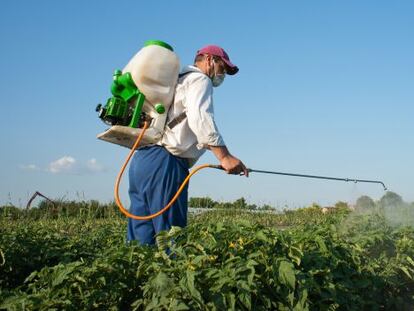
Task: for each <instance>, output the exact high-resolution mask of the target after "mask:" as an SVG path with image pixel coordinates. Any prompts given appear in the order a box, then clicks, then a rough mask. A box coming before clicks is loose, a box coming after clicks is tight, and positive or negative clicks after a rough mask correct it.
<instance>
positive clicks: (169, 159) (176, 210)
mask: <svg viewBox="0 0 414 311" xmlns="http://www.w3.org/2000/svg"><path fill="white" fill-rule="evenodd" d="M238 70H239V69H238V67H237V66H235V65H234V64H232V63H231V62H230V59H229V57H228V54H227V53H226V52H225V51H224V50H223V49H222V48H221V47H219V46H215V45H209V46H206V47H204V48H202V49H200V50H198V51H197V53H196V57H195V61H194V65H193V66H187V67H185V68H184V69H183V70H182V71H181V73H180V75H179V79H178V84H177V87H176V90H175V96H174V101H173V104H172V105H171V107H170V109H169V111H168V117H167V121H166V127H165V132H164V134H163V137H162V139H161V140H160V141H159V142H158V143H156V144H154V145H148V146H145V147H142V148H139V149H138V150H137V151H136V152H135V154H134V156H133V158H132V160H131V164H130V168H129V196H130V200H131V208H130V212H131V213H132V214H134V215H151V214H154V213H156V212H158V211H159V210H160V209H161V208H162V207H163V206H165V205H166V204H167V203H168V202H169V201H170V199H171V197H172V196H173V195H174V194H175V193H176V192H177V190H178V188H179V186H180V185H181V184H182V182H183V181H184V179H185V178H186V176H187V175H188V169H189V168H190V167H191V166H192V165H193V164H194V163H195V162H196V161H197V160H198V159H199V158H200V157H201V156H202V155H203V153H204V152H205V151H206V150H210V151H211V152H213V154H214V155H215V156H216V157H217V159H218V161H219V162H220V165H221V166H222V167H223V168H224V170H226V172H227V173H230V174H244V175H245V176H248V170H247V168H246V166H245V165H244V164H243V162H242V161H240V160H239V159H238V158H236V157H234V156H233V155H231V154H230V152H229V150H228V149H227V147H226V145H225V143H224V140H223V138H222V136H221V135H220V133H219V130H218V128H217V126H216V124H215V122H214V112H213V87H218V86H220V85H221V84H222V82H223V80H224V78H225V76H226V75H235V74H236V73H237V72H238ZM187 190H188V189H187V186H186V187H185V188H184V190H183V192H182V193H181V195H180V196H179V197H178V199H177V200H176V201H175V203H174V204H173V205H172V207H171V208H170V209H168V210H167V211H166V212H164V213H163V214H162V215H161V216H159V217H156V218H153V219H149V220H137V219H131V218H129V220H128V228H127V239H128V240H138V241H139V242H140V243H141V244H150V245H151V244H155V235H156V234H157V233H158V232H160V231H162V230H169V229H170V228H171V226H180V227H184V226H186V224H187V201H188V192H187Z"/></svg>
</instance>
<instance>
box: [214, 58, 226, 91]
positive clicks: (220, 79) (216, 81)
mask: <svg viewBox="0 0 414 311" xmlns="http://www.w3.org/2000/svg"><path fill="white" fill-rule="evenodd" d="M213 62H214V61H213ZM213 68H214V75H213V76H212V77H211V82H212V83H213V86H214V87H218V86H219V85H220V84H222V83H223V81H224V78H225V77H226V75H225V74H224V73H222V74H218V73H217V72H216V67H214V64H213Z"/></svg>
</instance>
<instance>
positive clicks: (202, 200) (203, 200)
mask: <svg viewBox="0 0 414 311" xmlns="http://www.w3.org/2000/svg"><path fill="white" fill-rule="evenodd" d="M215 205H217V202H216V201H214V200H213V199H211V198H209V197H199V198H197V197H196V198H190V200H189V201H188V206H190V207H197V208H212V207H214V206H215Z"/></svg>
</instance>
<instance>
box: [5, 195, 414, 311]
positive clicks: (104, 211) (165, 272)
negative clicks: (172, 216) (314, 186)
mask: <svg viewBox="0 0 414 311" xmlns="http://www.w3.org/2000/svg"><path fill="white" fill-rule="evenodd" d="M42 203H43V204H40V206H39V207H38V208H32V209H30V210H21V209H17V208H15V207H6V206H5V207H2V208H0V309H1V310H3V309H5V310H414V309H413V306H414V228H413V227H412V226H411V225H410V224H409V223H398V224H397V223H395V222H392V221H390V220H389V217H388V216H387V211H386V210H385V209H384V207H383V206H380V204H376V205H375V206H370V207H369V208H364V209H358V208H357V209H356V210H353V211H352V210H350V209H349V208H347V207H346V206H342V205H341V204H338V205H337V206H336V207H333V208H328V209H322V208H321V207H319V206H317V205H313V206H311V207H308V208H302V209H297V210H292V211H284V212H280V213H252V212H250V211H249V210H247V209H243V208H235V207H234V206H233V207H232V208H231V206H230V207H229V206H227V208H217V209H214V208H213V209H212V211H208V212H204V213H200V214H197V215H193V216H191V215H190V218H189V225H188V226H187V227H186V228H184V229H181V228H173V229H172V230H171V231H170V232H164V233H161V234H160V235H159V236H158V237H157V243H158V245H157V247H146V246H140V245H136V244H135V243H132V244H126V241H125V237H126V219H125V218H123V217H122V216H121V214H120V213H119V212H118V211H117V209H116V207H115V206H114V205H112V204H108V205H100V204H99V203H97V202H94V201H91V202H60V203H59V204H58V205H57V208H56V207H54V208H51V207H50V206H49V205H48V204H47V203H45V202H42ZM239 203H240V201H239ZM239 207H240V206H239ZM242 207H243V206H242ZM404 212H405V213H408V214H406V215H410V217H411V216H412V215H413V206H412V205H407V206H406V209H405V210H404ZM407 217H408V216H407Z"/></svg>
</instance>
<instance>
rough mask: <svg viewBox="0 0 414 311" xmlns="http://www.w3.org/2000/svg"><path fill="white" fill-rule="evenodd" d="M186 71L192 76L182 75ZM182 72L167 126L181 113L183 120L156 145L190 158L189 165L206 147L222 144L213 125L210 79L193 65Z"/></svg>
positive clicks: (168, 129) (168, 130)
mask: <svg viewBox="0 0 414 311" xmlns="http://www.w3.org/2000/svg"><path fill="white" fill-rule="evenodd" d="M187 72H191V73H188V74H185V73H187ZM181 73H182V74H185V75H184V76H181V77H180V78H179V79H178V84H177V87H176V91H175V96H174V103H173V104H172V105H171V107H170V109H169V111H168V118H167V124H168V123H169V122H171V121H172V120H174V119H175V118H177V117H178V116H179V115H180V114H181V113H183V112H185V113H186V118H185V119H184V120H182V121H181V122H179V123H178V124H176V125H175V126H174V127H173V128H172V129H170V128H169V127H168V126H166V127H165V132H164V135H163V137H162V139H161V141H160V142H159V144H160V145H162V146H164V147H165V148H166V149H167V150H168V151H169V152H171V153H172V154H173V155H176V156H179V157H182V158H187V159H189V164H190V166H192V165H193V164H194V163H195V162H196V161H197V160H198V159H199V158H200V157H201V156H202V155H203V153H204V152H205V151H206V148H207V146H224V145H225V144H224V140H223V138H222V137H221V135H220V133H219V131H218V129H217V126H216V124H215V122H214V109H213V84H212V82H211V79H210V78H209V77H208V76H207V75H205V74H204V73H203V72H202V71H201V70H200V69H198V68H197V67H195V66H187V67H185V68H184V69H183V70H182V72H181Z"/></svg>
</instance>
